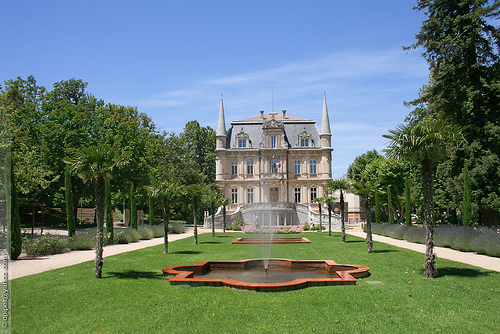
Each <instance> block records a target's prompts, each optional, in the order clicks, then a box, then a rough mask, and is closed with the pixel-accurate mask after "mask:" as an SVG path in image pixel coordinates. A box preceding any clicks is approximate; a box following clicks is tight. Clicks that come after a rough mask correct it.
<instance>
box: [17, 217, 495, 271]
mask: <svg viewBox="0 0 500 334" xmlns="http://www.w3.org/2000/svg"><path fill="white" fill-rule="evenodd" d="M207 232H210V230H209V229H204V228H199V229H198V233H200V234H201V233H207ZM218 232H219V231H218ZM336 232H338V231H337V230H336ZM346 233H347V234H350V235H353V236H357V237H361V238H366V233H364V232H362V231H361V229H360V227H359V225H354V226H351V227H350V228H348V229H347V231H346ZM192 235H193V233H192V228H188V229H187V230H186V233H183V234H169V241H175V240H179V239H184V238H188V237H190V236H192ZM373 240H374V241H378V242H383V243H387V244H391V245H394V246H397V247H401V248H406V249H411V250H414V251H417V252H420V253H425V245H421V244H415V243H411V242H408V241H406V240H396V239H392V238H388V237H384V236H380V235H376V234H374V235H373ZM162 243H163V238H154V239H151V240H141V241H139V242H135V243H131V244H125V245H111V246H105V247H104V251H103V256H104V257H108V256H112V255H116V254H120V253H124V252H130V251H133V250H137V249H142V248H146V247H151V246H156V245H161V244H162ZM435 252H436V255H437V256H438V257H439V258H443V259H448V260H453V261H457V262H462V263H466V264H470V265H473V266H477V267H481V268H484V269H488V270H494V271H499V272H500V258H496V257H489V256H486V255H479V254H476V253H467V252H460V251H456V250H453V249H449V248H443V247H435ZM94 257H95V250H85V251H73V252H69V253H64V254H56V255H49V256H41V257H36V258H29V257H26V256H24V257H21V259H19V260H17V261H11V262H10V263H9V268H10V272H9V279H15V278H19V277H23V276H28V275H32V274H38V273H41V272H44V271H48V270H52V269H58V268H62V267H67V266H71V265H74V264H78V263H82V262H86V261H93V260H94Z"/></svg>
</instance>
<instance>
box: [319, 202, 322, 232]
mask: <svg viewBox="0 0 500 334" xmlns="http://www.w3.org/2000/svg"><path fill="white" fill-rule="evenodd" d="M318 209H319V230H318V232H323V224H322V223H321V203H320V202H318Z"/></svg>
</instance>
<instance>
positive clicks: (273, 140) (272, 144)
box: [271, 136, 276, 148]
mask: <svg viewBox="0 0 500 334" xmlns="http://www.w3.org/2000/svg"><path fill="white" fill-rule="evenodd" d="M271 148H276V136H271Z"/></svg>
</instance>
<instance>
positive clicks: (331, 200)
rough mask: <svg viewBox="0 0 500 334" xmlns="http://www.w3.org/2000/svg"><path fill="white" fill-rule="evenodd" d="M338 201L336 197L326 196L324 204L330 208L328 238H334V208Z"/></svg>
mask: <svg viewBox="0 0 500 334" xmlns="http://www.w3.org/2000/svg"><path fill="white" fill-rule="evenodd" d="M336 200H337V198H336V197H333V196H326V197H324V203H325V204H326V205H327V206H328V236H329V237H331V236H332V206H333V204H335V201H336Z"/></svg>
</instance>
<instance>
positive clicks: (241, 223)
mask: <svg viewBox="0 0 500 334" xmlns="http://www.w3.org/2000/svg"><path fill="white" fill-rule="evenodd" d="M232 225H233V226H244V225H245V221H244V220H243V218H236V219H235V220H234V221H233V224H232Z"/></svg>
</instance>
